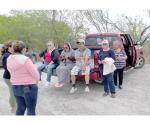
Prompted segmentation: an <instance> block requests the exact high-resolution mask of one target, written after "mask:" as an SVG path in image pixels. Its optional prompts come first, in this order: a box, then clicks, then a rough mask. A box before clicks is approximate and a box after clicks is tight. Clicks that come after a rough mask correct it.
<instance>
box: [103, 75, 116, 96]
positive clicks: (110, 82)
mask: <svg viewBox="0 0 150 125" xmlns="http://www.w3.org/2000/svg"><path fill="white" fill-rule="evenodd" d="M103 84H104V91H105V92H106V93H109V92H111V93H112V94H113V93H116V91H115V84H114V79H113V73H110V74H108V75H105V76H103Z"/></svg>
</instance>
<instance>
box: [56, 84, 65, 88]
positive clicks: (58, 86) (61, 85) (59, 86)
mask: <svg viewBox="0 0 150 125" xmlns="http://www.w3.org/2000/svg"><path fill="white" fill-rule="evenodd" d="M63 85H64V84H63V83H61V84H60V83H56V84H55V87H56V88H61V87H63Z"/></svg>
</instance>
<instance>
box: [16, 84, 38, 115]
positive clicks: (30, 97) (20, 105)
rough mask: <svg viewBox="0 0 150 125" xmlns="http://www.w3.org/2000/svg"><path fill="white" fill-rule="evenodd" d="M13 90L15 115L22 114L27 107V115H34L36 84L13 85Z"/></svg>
mask: <svg viewBox="0 0 150 125" xmlns="http://www.w3.org/2000/svg"><path fill="white" fill-rule="evenodd" d="M13 92H14V96H15V98H16V103H17V110H16V115H24V113H25V110H26V109H27V115H35V114H36V113H35V109H36V103H37V94H38V86H37V84H33V85H27V86H24V85H13Z"/></svg>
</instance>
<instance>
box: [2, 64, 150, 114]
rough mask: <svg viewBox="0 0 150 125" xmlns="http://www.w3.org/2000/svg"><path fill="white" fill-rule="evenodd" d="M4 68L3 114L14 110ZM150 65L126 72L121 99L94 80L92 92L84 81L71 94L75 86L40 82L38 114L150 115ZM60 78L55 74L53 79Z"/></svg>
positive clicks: (43, 77)
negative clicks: (55, 85)
mask: <svg viewBox="0 0 150 125" xmlns="http://www.w3.org/2000/svg"><path fill="white" fill-rule="evenodd" d="M2 74H3V70H2V69H1V70H0V115H13V114H11V113H10V107H9V103H8V97H9V93H8V88H7V86H6V85H5V83H4V82H3V79H2ZM149 74H150V65H145V66H144V67H143V68H142V69H134V70H131V71H129V72H126V73H125V75H124V86H123V87H124V88H123V90H119V89H117V98H115V99H113V98H110V97H109V96H108V97H103V96H102V94H103V86H102V85H100V84H95V83H92V84H91V85H90V88H91V92H90V93H85V92H84V87H85V85H84V84H83V82H78V84H77V87H78V90H77V92H76V93H74V94H70V93H69V90H70V88H71V86H70V85H69V84H66V85H65V86H63V88H59V89H58V88H54V87H50V88H45V87H44V82H45V81H44V79H45V78H46V74H43V75H42V80H43V83H40V84H39V93H38V103H37V114H38V115H150V76H149ZM56 81H57V78H56V77H53V82H56Z"/></svg>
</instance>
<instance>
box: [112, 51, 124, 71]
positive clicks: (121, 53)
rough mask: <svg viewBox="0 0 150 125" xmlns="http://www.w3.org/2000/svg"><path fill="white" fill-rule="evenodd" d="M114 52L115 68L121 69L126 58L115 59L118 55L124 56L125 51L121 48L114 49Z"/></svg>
mask: <svg viewBox="0 0 150 125" xmlns="http://www.w3.org/2000/svg"><path fill="white" fill-rule="evenodd" d="M114 52H115V57H116V60H115V66H116V68H117V69H122V68H124V67H125V66H126V60H117V58H118V57H125V56H126V53H125V51H124V50H121V51H120V52H117V51H114Z"/></svg>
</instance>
